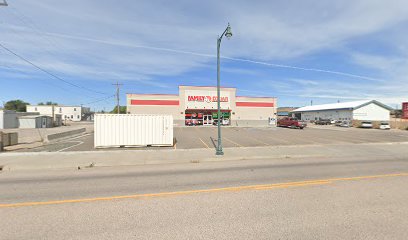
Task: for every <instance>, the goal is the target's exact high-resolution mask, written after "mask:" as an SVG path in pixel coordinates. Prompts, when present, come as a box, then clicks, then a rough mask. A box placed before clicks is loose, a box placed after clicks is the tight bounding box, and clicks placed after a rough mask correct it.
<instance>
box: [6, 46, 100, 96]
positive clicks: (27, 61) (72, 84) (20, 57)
mask: <svg viewBox="0 0 408 240" xmlns="http://www.w3.org/2000/svg"><path fill="white" fill-rule="evenodd" d="M0 47H2V48H3V49H4V50H6V51H8V52H9V53H11V54H13V55H14V56H16V57H18V58H19V59H21V60H23V61H24V62H26V63H28V64H30V65H31V66H33V67H35V68H37V69H38V70H40V71H42V72H44V73H46V74H48V75H50V76H51V77H53V78H55V79H57V80H59V81H61V82H64V83H66V84H68V85H71V86H73V87H76V88H79V89H83V90H86V91H89V92H94V93H99V94H106V93H103V92H98V91H94V90H92V89H89V88H86V87H83V86H80V85H77V84H74V83H71V82H68V81H66V80H64V79H62V78H60V77H58V76H57V75H55V74H53V73H51V72H49V71H47V70H45V69H43V68H41V67H40V66H38V65H36V64H34V63H32V62H31V61H29V60H27V59H26V58H24V57H22V56H20V55H19V54H17V53H15V52H14V51H12V50H10V49H9V48H7V47H6V46H4V45H3V44H2V43H0Z"/></svg>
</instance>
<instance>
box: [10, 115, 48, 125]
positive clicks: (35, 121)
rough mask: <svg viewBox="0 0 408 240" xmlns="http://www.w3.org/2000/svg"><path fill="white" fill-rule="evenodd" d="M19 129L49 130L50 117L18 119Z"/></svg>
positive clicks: (37, 116)
mask: <svg viewBox="0 0 408 240" xmlns="http://www.w3.org/2000/svg"><path fill="white" fill-rule="evenodd" d="M18 125H19V128H51V127H53V121H52V117H51V116H46V115H31V116H20V117H18Z"/></svg>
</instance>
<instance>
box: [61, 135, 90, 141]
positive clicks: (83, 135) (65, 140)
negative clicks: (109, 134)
mask: <svg viewBox="0 0 408 240" xmlns="http://www.w3.org/2000/svg"><path fill="white" fill-rule="evenodd" d="M92 134H93V133H87V134H84V135H81V136H76V137H73V138H70V139H66V140H63V141H61V142H70V141H71V140H74V139H78V138H83V137H87V136H90V135H92ZM61 142H60V143H61Z"/></svg>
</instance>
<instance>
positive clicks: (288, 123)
mask: <svg viewBox="0 0 408 240" xmlns="http://www.w3.org/2000/svg"><path fill="white" fill-rule="evenodd" d="M306 125H307V124H306V122H305V121H301V120H299V119H297V118H289V117H285V118H282V119H279V120H278V122H277V126H278V127H290V128H299V129H303V128H305V127H306Z"/></svg>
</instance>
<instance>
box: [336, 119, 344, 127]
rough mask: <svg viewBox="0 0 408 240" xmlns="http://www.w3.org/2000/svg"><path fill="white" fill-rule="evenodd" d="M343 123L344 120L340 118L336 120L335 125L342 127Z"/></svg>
mask: <svg viewBox="0 0 408 240" xmlns="http://www.w3.org/2000/svg"><path fill="white" fill-rule="evenodd" d="M342 123H343V121H340V120H338V121H336V122H335V123H334V125H336V126H337V127H340V125H341V124H342Z"/></svg>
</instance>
